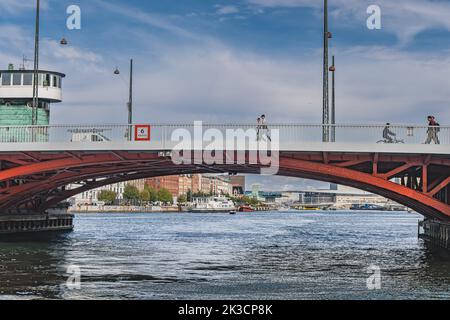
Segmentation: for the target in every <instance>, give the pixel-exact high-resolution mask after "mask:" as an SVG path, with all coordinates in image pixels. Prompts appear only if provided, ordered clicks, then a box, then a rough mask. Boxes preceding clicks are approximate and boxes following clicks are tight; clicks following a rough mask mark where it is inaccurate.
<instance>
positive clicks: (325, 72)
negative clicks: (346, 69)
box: [322, 0, 330, 142]
mask: <svg viewBox="0 0 450 320" xmlns="http://www.w3.org/2000/svg"><path fill="white" fill-rule="evenodd" d="M323 6H324V8H323V32H324V33H323V107H322V125H323V133H322V139H323V142H328V141H329V127H328V125H329V100H328V67H329V66H328V39H329V36H330V34H329V32H328V0H324V3H323Z"/></svg>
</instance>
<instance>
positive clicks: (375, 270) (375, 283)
mask: <svg viewBox="0 0 450 320" xmlns="http://www.w3.org/2000/svg"><path fill="white" fill-rule="evenodd" d="M367 273H369V274H370V276H369V277H368V278H367V281H366V284H367V289H369V290H381V268H380V267H379V266H376V265H371V266H369V267H368V268H367Z"/></svg>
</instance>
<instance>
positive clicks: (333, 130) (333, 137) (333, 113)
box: [330, 56, 336, 142]
mask: <svg viewBox="0 0 450 320" xmlns="http://www.w3.org/2000/svg"><path fill="white" fill-rule="evenodd" d="M330 72H331V115H330V121H331V125H332V126H331V142H336V126H335V125H336V85H335V83H336V64H335V62H334V56H333V57H332V61H331V67H330Z"/></svg>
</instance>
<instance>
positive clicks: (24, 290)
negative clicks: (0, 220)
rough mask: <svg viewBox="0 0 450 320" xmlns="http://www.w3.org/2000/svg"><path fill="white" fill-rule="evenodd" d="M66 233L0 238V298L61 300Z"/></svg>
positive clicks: (65, 254)
mask: <svg viewBox="0 0 450 320" xmlns="http://www.w3.org/2000/svg"><path fill="white" fill-rule="evenodd" d="M71 244H72V243H71V240H70V237H69V233H68V232H42V233H36V234H17V235H8V236H6V235H3V236H0V299H60V298H62V297H63V293H64V289H65V288H63V287H62V285H61V284H64V283H65V282H66V281H67V275H66V268H67V265H68V262H67V260H66V257H67V253H68V252H69V251H70V247H71Z"/></svg>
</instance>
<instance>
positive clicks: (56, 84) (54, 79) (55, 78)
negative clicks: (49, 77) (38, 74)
mask: <svg viewBox="0 0 450 320" xmlns="http://www.w3.org/2000/svg"><path fill="white" fill-rule="evenodd" d="M53 87H55V88H56V87H58V78H57V77H56V76H53Z"/></svg>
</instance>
